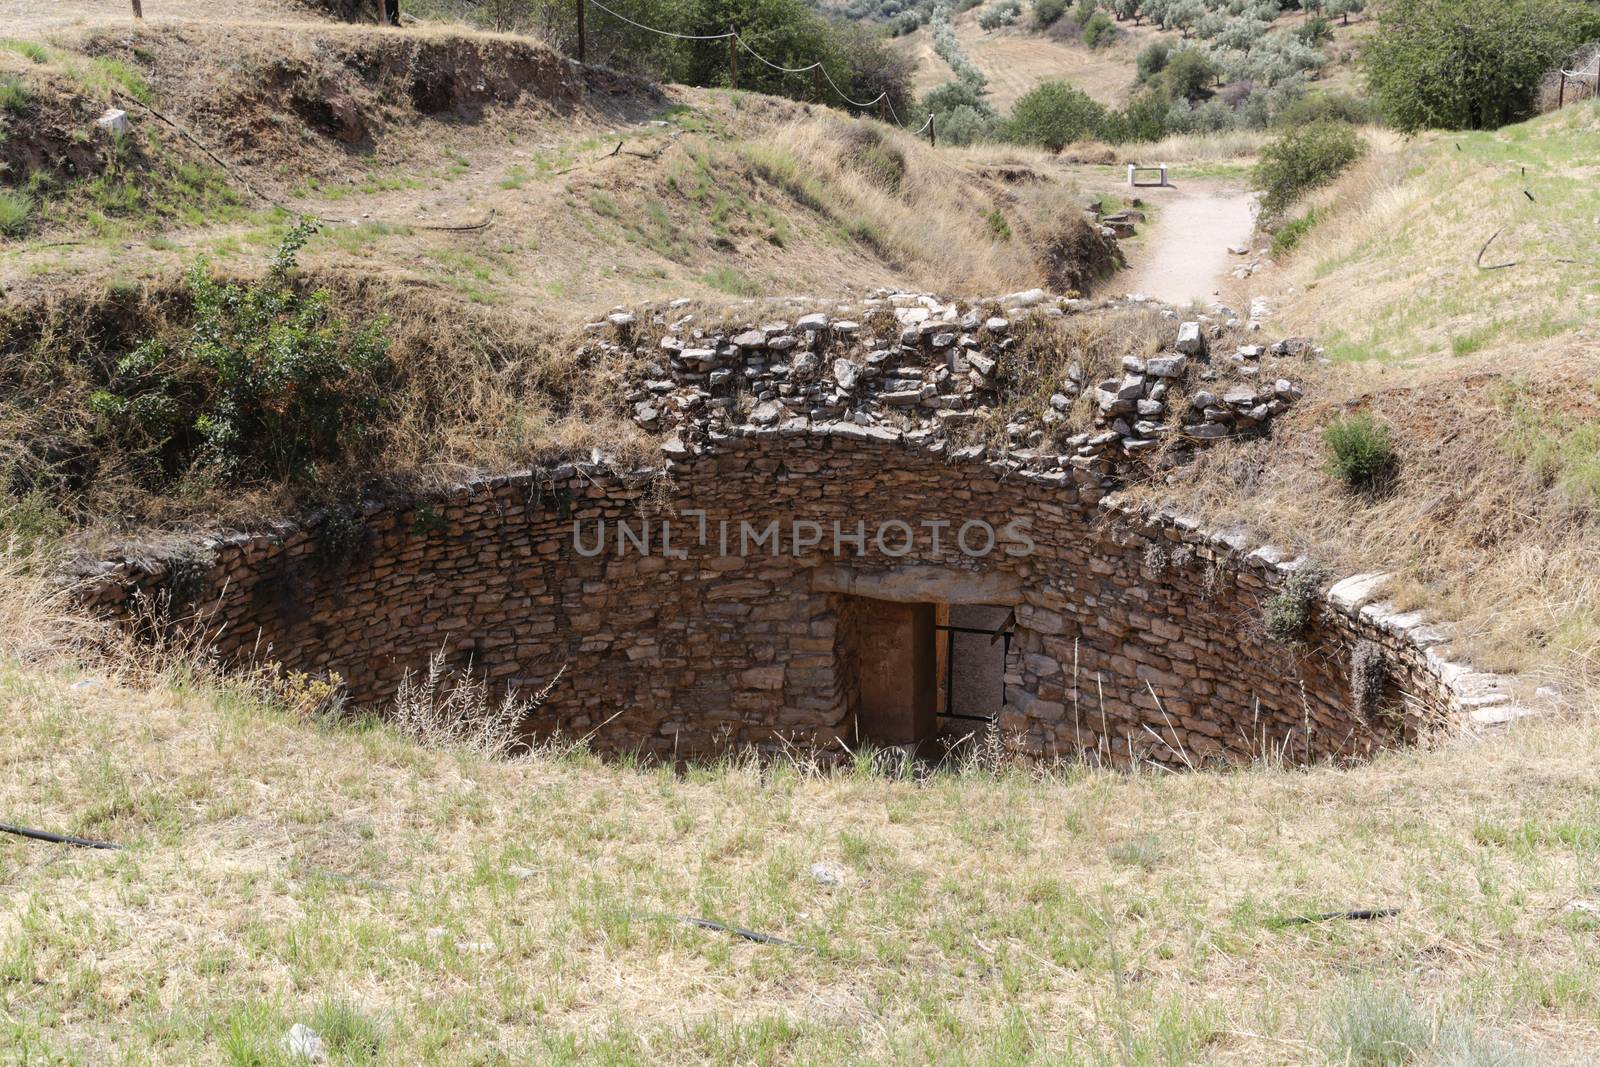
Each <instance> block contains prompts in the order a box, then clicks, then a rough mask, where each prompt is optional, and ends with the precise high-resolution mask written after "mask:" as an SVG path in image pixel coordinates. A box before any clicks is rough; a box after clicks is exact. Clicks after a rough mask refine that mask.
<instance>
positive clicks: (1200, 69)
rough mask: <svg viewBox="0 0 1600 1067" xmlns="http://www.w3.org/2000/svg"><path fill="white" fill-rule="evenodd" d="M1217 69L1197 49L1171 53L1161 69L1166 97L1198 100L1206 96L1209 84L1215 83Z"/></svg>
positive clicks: (1185, 49)
mask: <svg viewBox="0 0 1600 1067" xmlns="http://www.w3.org/2000/svg"><path fill="white" fill-rule="evenodd" d="M1216 78H1217V68H1216V67H1214V66H1212V65H1211V60H1210V59H1208V58H1207V57H1206V54H1205V53H1204V52H1202V51H1200V50H1199V49H1198V48H1184V49H1181V50H1179V51H1177V52H1173V53H1172V54H1171V55H1169V56H1168V58H1167V63H1166V66H1165V67H1164V68H1163V69H1162V72H1161V79H1162V81H1163V82H1165V83H1166V87H1167V95H1168V96H1170V97H1172V99H1174V100H1198V99H1200V98H1201V97H1202V96H1205V95H1206V91H1207V90H1208V89H1209V88H1210V87H1211V83H1212V82H1214V81H1216Z"/></svg>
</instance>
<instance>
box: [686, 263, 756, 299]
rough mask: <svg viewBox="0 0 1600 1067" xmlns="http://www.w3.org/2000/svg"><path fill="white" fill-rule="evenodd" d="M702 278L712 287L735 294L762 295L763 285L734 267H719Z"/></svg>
mask: <svg viewBox="0 0 1600 1067" xmlns="http://www.w3.org/2000/svg"><path fill="white" fill-rule="evenodd" d="M700 280H701V281H702V282H704V283H705V284H707V285H709V286H710V287H711V288H713V289H716V290H718V291H719V292H723V293H731V294H733V295H734V296H760V295H761V286H760V284H759V283H757V282H754V281H751V280H750V279H749V278H746V277H745V276H744V275H742V274H740V273H739V272H738V271H736V270H734V269H733V268H732V267H718V268H717V269H716V270H713V271H709V272H708V273H706V274H702V275H701V276H700Z"/></svg>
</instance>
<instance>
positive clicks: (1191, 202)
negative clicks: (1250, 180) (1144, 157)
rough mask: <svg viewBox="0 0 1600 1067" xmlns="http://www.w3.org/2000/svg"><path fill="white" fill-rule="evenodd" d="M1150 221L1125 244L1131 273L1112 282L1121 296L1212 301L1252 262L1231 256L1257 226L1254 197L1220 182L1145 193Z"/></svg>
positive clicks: (1175, 301) (1178, 301)
mask: <svg viewBox="0 0 1600 1067" xmlns="http://www.w3.org/2000/svg"><path fill="white" fill-rule="evenodd" d="M1139 195H1140V196H1141V197H1142V198H1143V199H1144V201H1145V203H1146V204H1148V205H1149V206H1150V208H1151V216H1152V217H1151V221H1150V223H1149V225H1148V226H1141V227H1140V229H1141V231H1142V239H1141V240H1138V241H1135V242H1127V243H1125V244H1124V246H1123V247H1124V249H1126V250H1127V252H1128V259H1129V265H1128V270H1126V271H1125V272H1123V273H1122V274H1121V275H1120V276H1119V277H1117V278H1116V279H1115V280H1114V282H1113V287H1114V288H1115V289H1117V290H1118V291H1121V292H1129V293H1143V294H1145V295H1146V296H1149V297H1154V298H1155V299H1157V300H1165V301H1167V302H1168V303H1172V304H1187V303H1189V302H1190V301H1192V300H1199V301H1202V302H1208V301H1210V300H1211V299H1212V298H1213V297H1215V296H1216V295H1217V294H1218V293H1219V292H1220V290H1221V289H1222V288H1223V286H1224V284H1225V283H1226V282H1227V281H1229V280H1230V279H1229V272H1230V271H1232V270H1233V268H1235V267H1237V266H1238V265H1239V264H1240V263H1243V262H1249V260H1245V259H1241V258H1240V257H1237V256H1233V255H1230V254H1229V252H1228V246H1230V245H1237V246H1239V247H1246V246H1248V245H1249V244H1250V234H1251V231H1252V230H1253V229H1254V228H1255V219H1254V216H1253V214H1252V210H1253V208H1252V199H1253V198H1252V196H1251V194H1250V193H1248V192H1246V191H1245V190H1243V189H1241V188H1239V187H1237V186H1233V185H1228V184H1224V183H1221V182H1203V181H1186V182H1184V183H1183V184H1182V185H1181V186H1176V185H1175V186H1169V187H1167V188H1164V189H1142V190H1140V191H1139Z"/></svg>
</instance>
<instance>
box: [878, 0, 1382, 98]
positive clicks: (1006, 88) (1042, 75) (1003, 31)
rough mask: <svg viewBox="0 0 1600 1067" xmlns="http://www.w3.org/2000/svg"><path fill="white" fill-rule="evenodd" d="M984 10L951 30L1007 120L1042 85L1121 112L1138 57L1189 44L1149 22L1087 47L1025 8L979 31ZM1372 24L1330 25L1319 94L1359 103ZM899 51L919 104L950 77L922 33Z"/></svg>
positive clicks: (1284, 25)
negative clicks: (1360, 66)
mask: <svg viewBox="0 0 1600 1067" xmlns="http://www.w3.org/2000/svg"><path fill="white" fill-rule="evenodd" d="M987 6H989V5H980V6H978V7H974V8H969V9H968V10H966V11H963V12H961V13H959V14H957V15H955V16H954V17H953V18H952V19H951V22H952V23H953V25H954V26H955V29H956V38H957V40H958V41H959V43H960V46H961V50H962V52H963V53H965V55H966V56H967V57H968V58H969V59H970V60H971V61H972V62H973V63H974V64H976V65H977V67H978V69H979V70H981V71H982V72H983V73H984V74H985V75H986V76H987V78H988V100H989V102H990V104H991V105H992V106H993V107H994V108H995V109H996V110H998V111H1000V112H1007V111H1009V110H1010V109H1011V107H1012V105H1013V104H1015V103H1016V102H1017V100H1018V99H1019V98H1021V97H1022V96H1023V95H1025V94H1026V93H1027V92H1028V91H1029V90H1030V89H1032V88H1033V87H1034V86H1035V85H1038V84H1039V83H1040V82H1042V81H1050V80H1059V81H1066V82H1068V83H1069V84H1071V85H1073V86H1075V87H1076V88H1078V89H1081V90H1083V91H1084V92H1086V93H1088V94H1089V95H1090V96H1091V97H1093V98H1094V99H1095V100H1097V101H1099V102H1100V103H1102V104H1104V105H1105V106H1107V107H1113V108H1114V107H1121V106H1122V105H1124V104H1126V103H1127V102H1128V99H1129V98H1130V97H1131V96H1132V95H1133V93H1134V91H1135V89H1136V87H1137V84H1138V82H1137V79H1138V68H1137V64H1136V58H1137V56H1138V54H1139V52H1140V51H1141V50H1143V49H1145V48H1147V47H1149V46H1150V45H1151V44H1153V43H1156V42H1161V43H1163V44H1165V45H1167V46H1168V47H1172V48H1179V47H1183V46H1184V45H1186V44H1188V43H1189V38H1188V37H1187V36H1186V35H1185V34H1184V33H1182V32H1181V31H1179V30H1177V29H1162V28H1161V27H1160V26H1159V25H1156V24H1153V23H1151V22H1148V21H1144V22H1141V23H1140V25H1137V26H1135V25H1134V24H1133V21H1132V20H1124V21H1119V22H1116V23H1115V34H1114V36H1113V37H1112V38H1111V39H1110V41H1109V42H1102V43H1100V44H1099V45H1097V46H1094V47H1091V46H1090V45H1087V44H1085V43H1084V42H1083V41H1082V40H1081V39H1079V38H1077V37H1074V36H1071V35H1070V34H1066V33H1062V32H1057V31H1056V30H1055V28H1054V27H1052V28H1049V29H1042V28H1040V27H1039V26H1038V25H1037V23H1036V22H1035V21H1034V18H1033V16H1032V15H1031V14H1030V13H1029V9H1028V7H1027V5H1023V10H1022V14H1021V16H1020V17H1019V19H1018V21H1017V22H1015V23H1013V24H1012V25H1009V26H1001V27H998V28H996V29H990V30H985V29H984V28H983V27H982V26H980V25H979V23H978V19H979V16H980V15H982V14H983V12H984V11H985V9H986V7H987ZM1306 18H1307V16H1306V13H1305V12H1304V11H1287V12H1284V13H1283V14H1282V15H1280V16H1279V17H1278V18H1276V19H1274V20H1273V22H1272V23H1271V28H1272V29H1274V30H1283V31H1288V32H1292V31H1294V30H1296V29H1298V28H1300V27H1301V26H1303V25H1304V24H1305V22H1306ZM1373 27H1374V23H1373V22H1372V21H1371V20H1370V19H1369V18H1364V17H1363V16H1361V15H1356V16H1354V17H1353V18H1352V19H1351V21H1350V22H1349V24H1344V23H1341V22H1339V21H1338V20H1335V21H1334V23H1333V24H1332V25H1331V32H1332V34H1333V36H1332V39H1331V40H1330V41H1328V42H1327V43H1325V44H1324V45H1323V52H1324V54H1325V55H1326V56H1327V58H1328V62H1327V65H1326V66H1324V67H1322V68H1321V69H1320V70H1318V71H1317V72H1316V73H1315V77H1314V80H1313V82H1312V84H1313V86H1314V87H1315V88H1316V89H1318V90H1321V91H1327V92H1343V93H1351V94H1355V95H1360V94H1361V93H1362V92H1363V90H1364V86H1363V85H1362V82H1361V78H1360V76H1359V72H1358V70H1357V67H1356V59H1357V57H1358V55H1359V53H1360V42H1361V41H1362V39H1363V38H1364V37H1366V36H1367V35H1368V34H1369V33H1370V32H1371V31H1372V29H1373ZM896 44H897V46H898V47H899V48H900V49H901V51H902V52H903V53H904V54H905V55H907V56H908V57H910V58H911V59H912V60H913V61H914V62H915V63H916V64H917V66H916V71H915V74H914V82H913V85H914V88H915V91H916V93H917V95H918V96H919V97H920V96H921V95H923V94H924V93H927V92H928V91H929V90H931V89H935V88H937V87H939V86H940V85H943V84H944V83H946V82H948V81H950V80H951V79H952V78H953V77H954V73H953V72H952V71H951V69H950V66H949V64H948V63H946V62H945V61H944V60H943V59H942V58H941V57H940V56H939V55H938V54H937V53H936V52H935V51H934V48H933V35H932V33H931V31H930V30H929V28H928V27H927V26H923V27H922V28H921V29H918V30H917V31H916V32H914V33H910V34H906V35H905V36H903V37H900V38H896Z"/></svg>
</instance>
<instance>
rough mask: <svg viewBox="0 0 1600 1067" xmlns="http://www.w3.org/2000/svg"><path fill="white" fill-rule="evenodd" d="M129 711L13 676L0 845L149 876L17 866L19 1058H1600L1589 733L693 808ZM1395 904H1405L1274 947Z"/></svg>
mask: <svg viewBox="0 0 1600 1067" xmlns="http://www.w3.org/2000/svg"><path fill="white" fill-rule="evenodd" d="M77 677H94V678H100V679H103V680H102V681H100V682H99V683H98V684H95V685H92V686H89V687H80V688H71V687H70V686H69V684H68V683H69V680H70V679H73V678H77ZM104 679H105V675H104V674H101V673H98V672H97V671H95V670H89V671H87V672H84V671H78V670H72V669H66V668H63V669H55V668H50V669H42V668H39V667H22V666H19V665H18V663H17V662H16V661H15V660H13V659H7V660H5V661H4V662H0V702H3V704H4V706H5V708H6V719H7V735H8V737H9V738H10V739H11V740H12V743H10V744H8V745H7V746H5V748H4V750H3V752H0V769H3V773H0V811H3V812H4V813H5V816H6V818H8V819H12V820H15V821H18V822H22V823H25V824H29V825H36V826H38V825H45V826H50V827H54V828H58V829H66V830H72V831H77V832H80V833H84V834H88V835H92V836H96V837H103V838H113V839H116V840H119V841H123V842H126V843H128V844H129V845H130V846H131V847H130V848H129V850H128V851H125V852H120V853H100V852H87V851H68V850H64V849H61V848H59V847H55V846H50V845H43V844H37V843H29V842H25V841H21V840H18V839H14V838H9V837H0V886H3V887H4V889H3V892H0V1034H3V1035H4V1039H3V1040H0V1062H30V1063H31V1062H59V1063H95V1064H105V1063H145V1062H160V1063H226V1064H263V1063H266V1064H270V1063H277V1062H280V1058H279V1055H278V1052H277V1043H278V1041H279V1040H280V1038H281V1035H282V1034H283V1033H284V1032H285V1031H286V1030H287V1028H288V1027H289V1026H290V1025H291V1024H292V1023H294V1022H296V1021H305V1022H309V1023H310V1024H311V1025H313V1026H314V1027H316V1028H318V1029H319V1030H320V1031H321V1032H322V1033H323V1034H324V1036H325V1037H326V1038H328V1039H329V1040H330V1043H332V1044H333V1059H334V1062H339V1063H392V1064H402V1063H441V1064H463V1063H523V1062H570V1061H580V1060H581V1061H585V1062H603V1063H624V1062H627V1063H643V1062H667V1061H671V1062H710V1063H726V1064H733V1063H750V1062H764V1063H772V1062H779V1063H807V1062H809V1063H821V1062H841V1061H844V1060H861V1059H870V1060H873V1061H877V1062H905V1063H921V1062H942V1063H1016V1062H1023V1061H1029V1060H1032V1061H1046V1060H1047V1061H1049V1062H1056V1063H1075V1062H1082V1063H1110V1062H1115V1063H1137V1064H1144V1063H1151V1064H1155V1063H1160V1064H1179V1063H1199V1062H1233V1063H1251V1064H1261V1063H1299V1064H1303V1063H1320V1062H1324V1061H1326V1062H1338V1063H1368V1062H1371V1063H1377V1062H1380V1060H1379V1059H1378V1058H1376V1055H1375V1052H1376V1051H1381V1049H1382V1047H1383V1045H1384V1044H1385V1043H1389V1045H1388V1051H1389V1053H1391V1054H1392V1055H1391V1056H1390V1057H1389V1058H1386V1059H1383V1060H1381V1062H1385V1063H1399V1062H1407V1063H1446V1062H1448V1063H1465V1062H1472V1063H1488V1062H1494V1063H1523V1062H1539V1063H1560V1062H1579V1061H1581V1060H1583V1059H1585V1058H1586V1056H1585V1054H1584V1052H1583V1050H1584V1049H1588V1050H1591V1051H1592V1050H1594V1049H1596V1048H1600V963H1597V962H1596V957H1595V955H1594V953H1593V952H1592V945H1593V938H1594V936H1595V930H1596V919H1595V917H1594V914H1593V911H1592V910H1585V908H1589V907H1591V905H1587V904H1585V905H1581V906H1579V907H1576V908H1574V907H1570V906H1569V905H1570V904H1571V902H1572V901H1574V900H1580V901H1585V900H1587V899H1588V898H1590V897H1591V896H1592V892H1593V890H1592V887H1593V885H1594V882H1595V862H1596V857H1597V854H1600V809H1597V807H1596V802H1595V798H1594V794H1593V790H1592V785H1593V782H1594V780H1595V777H1596V775H1597V774H1600V756H1597V755H1596V753H1600V735H1597V734H1596V732H1595V726H1594V725H1593V723H1592V721H1585V722H1583V723H1579V724H1573V723H1561V724H1556V723H1549V722H1546V723H1541V724H1534V725H1527V726H1524V727H1522V728H1520V729H1519V730H1517V731H1516V732H1514V733H1513V734H1511V735H1510V736H1509V737H1506V738H1503V739H1500V740H1497V741H1496V742H1495V743H1493V744H1478V745H1471V746H1467V747H1455V746H1452V747H1447V748H1446V749H1444V750H1442V751H1437V752H1412V753H1399V754H1391V755H1388V756H1385V757H1383V758H1382V759H1380V760H1379V761H1378V762H1377V763H1375V764H1373V765H1371V766H1366V767H1361V768H1356V769H1349V770H1336V769H1331V768H1320V769H1316V770H1312V771H1308V772H1305V771H1294V770H1277V769H1271V768H1257V769H1253V770H1242V771H1239V772H1236V773H1230V774H1223V775H1196V776H1175V777H1174V776H1164V777H1156V776H1151V775H1146V774H1135V775H1131V776H1129V775H1124V774H1116V773H1106V772H1096V771H1081V770H1080V771H1073V772H1061V773H1055V774H1046V775H1043V776H1039V775H1030V774H1024V773H1021V772H1016V771H1003V772H1001V773H998V774H995V773H988V772H985V771H982V770H976V771H972V772H970V773H968V774H966V775H964V776H953V775H944V776H940V777H937V778H935V779H932V780H930V781H927V782H923V783H912V782H905V781H896V780H890V779H885V778H882V777H878V776H874V775H871V774H855V775H850V774H846V775H844V776H842V777H828V778H819V777H814V776H810V775H807V774H804V773H800V772H797V771H796V770H794V769H785V768H779V769H777V770H775V771H772V772H769V773H758V772H757V771H756V770H755V769H753V768H752V767H750V766H747V765H743V764H733V765H729V766H725V767H718V768H711V769H706V770H695V771H691V772H690V773H688V774H687V775H686V776H683V777H680V776H677V775H674V774H673V773H672V772H671V771H669V770H658V771H648V770H639V769H634V768H631V767H627V766H604V765H600V764H597V763H595V762H593V761H592V760H590V759H588V758H586V757H583V756H582V755H576V754H572V755H565V756H555V755H544V756H540V757H536V758H534V759H532V760H530V761H526V762H521V763H514V764H506V763H496V762H491V761H488V760H486V759H484V758H482V757H479V756H476V755H472V754H469V753H455V752H440V751H428V750H423V749H419V748H417V747H416V746H414V745H413V744H411V743H410V742H409V741H407V740H406V739H404V738H402V737H399V736H396V735H395V734H393V733H392V732H390V731H389V730H387V729H384V728H379V727H375V726H370V725H369V726H363V727H347V728H328V727H319V726H315V725H308V724H305V723H302V722H299V721H297V720H295V719H294V718H292V717H291V716H289V715H288V714H286V713H285V712H282V711H279V710H275V709H273V708H271V707H269V706H266V705H263V704H261V703H259V702H258V701H256V700H254V699H252V698H249V697H247V696H242V695H240V694H238V693H237V692H234V691H227V690H219V689H217V688H216V687H214V686H212V685H209V684H206V683H204V682H201V681H198V680H196V679H195V678H194V677H193V676H186V675H184V674H182V673H181V672H180V673H177V674H168V675H167V676H165V677H162V678H157V679H155V680H153V681H152V682H150V683H149V684H148V685H147V684H145V683H141V682H138V681H135V680H128V681H125V682H121V683H119V682H116V681H112V680H104ZM815 862H829V863H833V864H836V865H838V867H839V868H840V869H841V870H842V871H843V875H844V882H843V885H842V886H841V887H839V888H837V889H827V888H823V887H821V886H819V885H818V884H816V882H815V881H814V880H813V879H812V878H811V877H810V876H809V875H808V873H807V868H808V866H809V865H810V864H812V863H815ZM1370 906H1399V907H1402V908H1403V909H1404V910H1403V911H1402V913H1401V915H1400V916H1398V917H1396V918H1392V919H1387V920H1382V921H1377V922H1346V921H1333V922H1327V923H1322V924H1313V925H1307V926H1289V927H1282V926H1279V925H1277V924H1276V923H1275V919H1277V918H1278V917H1281V916H1286V915H1295V914H1302V913H1308V912H1310V913H1314V912H1322V911H1331V910H1340V909H1345V908H1350V907H1370ZM660 912H670V913H684V914H695V915H703V916H710V917H714V918H717V919H721V920H724V921H729V922H733V923H736V924H742V925H747V926H750V927H753V928H756V929H759V930H762V931H766V932H770V933H772V934H776V935H779V936H782V937H785V938H788V939H791V940H794V941H798V942H800V943H801V944H802V945H804V946H807V948H806V949H802V950H796V949H788V948H783V947H772V946H760V945H754V944H750V943H748V942H744V941H740V940H736V939H731V938H729V937H727V936H726V935H723V934H720V933H715V932H709V931H701V930H695V929H691V928H688V927H684V926H681V925H678V924H675V923H671V922H663V921H659V920H657V919H653V918H649V917H648V916H649V915H651V914H653V913H660ZM1508 1035H1515V1036H1514V1038H1513V1037H1512V1036H1508ZM1396 1043H1398V1044H1396ZM1508 1045H1514V1046H1520V1047H1521V1048H1522V1049H1523V1050H1524V1052H1525V1054H1526V1058H1508V1059H1490V1058H1487V1056H1488V1053H1489V1052H1490V1050H1492V1049H1495V1048H1501V1049H1502V1050H1503V1049H1504V1047H1505V1046H1508ZM1404 1046H1410V1048H1411V1052H1410V1053H1409V1054H1408V1055H1407V1057H1406V1058H1404V1059H1402V1058H1400V1056H1399V1054H1398V1052H1397V1049H1398V1048H1401V1047H1404ZM369 1049H370V1050H371V1054H370V1055H369V1054H368V1051H369ZM1469 1053H1471V1054H1472V1055H1475V1056H1476V1057H1479V1058H1469V1057H1468V1054H1469ZM1452 1055H1454V1056H1456V1057H1459V1058H1450V1057H1451V1056H1452Z"/></svg>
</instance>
